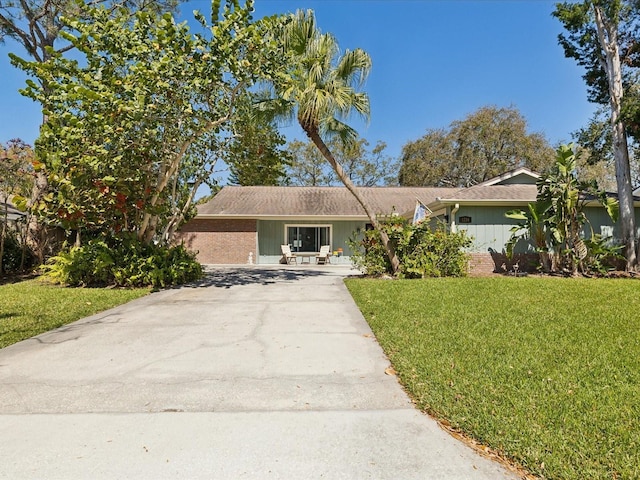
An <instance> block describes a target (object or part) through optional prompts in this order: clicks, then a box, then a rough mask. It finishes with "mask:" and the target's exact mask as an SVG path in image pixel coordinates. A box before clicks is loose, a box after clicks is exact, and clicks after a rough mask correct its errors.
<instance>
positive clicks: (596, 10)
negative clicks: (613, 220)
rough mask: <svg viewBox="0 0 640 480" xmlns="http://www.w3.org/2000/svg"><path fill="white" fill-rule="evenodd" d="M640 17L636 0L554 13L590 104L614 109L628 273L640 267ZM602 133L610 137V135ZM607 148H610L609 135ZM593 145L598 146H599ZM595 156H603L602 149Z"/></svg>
mask: <svg viewBox="0 0 640 480" xmlns="http://www.w3.org/2000/svg"><path fill="white" fill-rule="evenodd" d="M639 14H640V8H639V6H638V3H637V2H636V1H635V0H584V1H581V2H563V3H559V4H557V5H556V10H555V11H554V15H555V16H556V17H557V18H558V19H559V20H560V21H561V22H562V24H563V26H564V28H565V30H566V33H563V34H561V35H560V36H559V42H560V44H561V45H562V46H563V48H564V51H565V55H566V56H567V57H569V58H573V59H575V60H576V61H577V63H578V64H579V65H581V66H583V67H585V69H586V73H585V75H584V79H585V81H586V84H587V87H588V88H589V99H590V100H591V101H593V102H596V103H600V104H607V105H608V107H609V113H610V115H609V123H610V130H609V131H610V134H611V151H612V153H613V158H614V163H615V170H616V185H617V190H618V198H619V201H620V227H621V228H620V230H621V235H620V236H621V241H622V243H623V244H624V245H625V257H626V259H627V269H632V268H635V267H636V264H637V251H636V248H637V242H636V236H637V232H636V226H635V215H634V207H633V194H632V190H633V189H632V185H631V165H630V158H629V147H628V142H627V133H628V132H631V133H632V134H635V133H634V132H636V131H640V130H638V128H637V125H640V122H639V121H638V120H639V119H640V117H638V115H639V114H640V102H639V98H640V97H639V96H638V94H637V92H638V88H637V75H638V72H637V67H638V66H640V63H639V62H640V56H639V53H640V50H639V49H638V26H639V23H638V20H639V19H640V16H639ZM592 125H593V123H592ZM596 127H597V125H596ZM596 131H597V130H596ZM601 131H602V132H603V134H604V135H606V130H601ZM590 133H593V130H592V132H590ZM601 143H604V145H605V146H606V143H607V138H606V136H605V137H604V141H603V142H601ZM592 145H595V146H597V145H598V142H597V141H595V142H593V143H592ZM594 153H596V154H598V151H597V149H594ZM600 154H601V153H600Z"/></svg>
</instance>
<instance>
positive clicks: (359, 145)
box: [288, 138, 397, 187]
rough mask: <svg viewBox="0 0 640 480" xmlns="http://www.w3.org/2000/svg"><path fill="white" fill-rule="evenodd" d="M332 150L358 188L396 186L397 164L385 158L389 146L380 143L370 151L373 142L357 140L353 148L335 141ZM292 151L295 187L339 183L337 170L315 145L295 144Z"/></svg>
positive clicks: (291, 143) (330, 147) (330, 141)
mask: <svg viewBox="0 0 640 480" xmlns="http://www.w3.org/2000/svg"><path fill="white" fill-rule="evenodd" d="M328 146H329V149H330V150H331V152H332V153H333V154H334V156H335V157H336V159H337V160H338V162H339V163H340V164H341V165H342V167H343V168H344V171H345V172H346V173H347V176H348V177H349V179H350V180H351V181H352V182H353V183H354V184H355V185H357V186H360V187H372V186H374V185H380V184H382V185H390V184H394V183H396V172H397V164H396V162H395V161H394V160H393V159H392V158H391V157H389V156H388V155H386V154H385V149H386V147H387V146H386V144H385V143H384V142H380V141H379V142H377V143H376V145H375V146H374V147H373V148H372V149H369V148H368V147H369V142H368V141H367V140H366V139H364V138H357V139H356V140H355V141H354V142H353V143H350V144H345V143H343V142H342V141H340V139H337V138H333V139H330V140H329V141H328ZM288 148H289V152H290V154H291V158H292V161H291V165H290V166H289V168H288V175H289V178H290V179H291V182H292V183H293V184H294V185H335V184H336V183H339V180H337V179H336V175H335V172H334V170H333V169H332V168H331V167H330V165H328V164H327V162H326V160H325V158H324V157H323V156H322V154H321V153H320V152H319V150H318V149H317V147H316V146H315V145H314V144H313V143H312V142H307V143H305V142H301V141H299V140H295V141H293V142H290V143H289V147H288Z"/></svg>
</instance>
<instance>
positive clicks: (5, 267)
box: [2, 230, 35, 273]
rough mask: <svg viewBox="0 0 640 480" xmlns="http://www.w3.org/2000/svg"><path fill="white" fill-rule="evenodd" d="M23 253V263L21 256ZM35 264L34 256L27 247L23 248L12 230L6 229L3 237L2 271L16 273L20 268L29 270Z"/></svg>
mask: <svg viewBox="0 0 640 480" xmlns="http://www.w3.org/2000/svg"><path fill="white" fill-rule="evenodd" d="M23 254H24V265H23V260H22V256H23ZM34 265H35V257H34V255H33V253H32V252H31V250H30V249H29V248H25V249H23V245H22V244H21V243H20V240H19V239H18V237H17V234H16V233H15V232H14V231H12V230H7V232H6V235H5V238H4V250H3V252H2V272H3V273H17V272H19V271H20V270H21V266H22V267H23V268H24V270H30V269H31V268H33V266H34Z"/></svg>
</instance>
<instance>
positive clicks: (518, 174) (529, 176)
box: [475, 167, 540, 187]
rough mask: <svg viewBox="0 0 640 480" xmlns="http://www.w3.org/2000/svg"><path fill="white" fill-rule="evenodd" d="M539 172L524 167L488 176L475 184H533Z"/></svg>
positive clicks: (481, 185) (478, 185)
mask: <svg viewBox="0 0 640 480" xmlns="http://www.w3.org/2000/svg"><path fill="white" fill-rule="evenodd" d="M539 178H540V174H538V173H536V172H534V171H533V170H529V169H528V168H526V167H520V168H516V169H515V170H510V171H508V172H505V173H503V174H502V175H499V176H497V177H494V178H490V179H489V180H486V181H484V182H482V183H478V184H477V185H475V186H476V187H489V186H491V185H498V184H500V185H510V184H531V185H535V184H536V182H537V181H538V179H539Z"/></svg>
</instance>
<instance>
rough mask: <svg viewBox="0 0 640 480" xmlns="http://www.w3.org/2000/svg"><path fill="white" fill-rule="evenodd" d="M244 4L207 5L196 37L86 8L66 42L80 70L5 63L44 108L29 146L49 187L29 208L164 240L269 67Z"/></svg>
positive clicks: (271, 50) (179, 28)
mask: <svg viewBox="0 0 640 480" xmlns="http://www.w3.org/2000/svg"><path fill="white" fill-rule="evenodd" d="M251 9H252V2H251V1H248V2H247V4H246V5H245V6H243V7H241V6H239V3H238V2H235V1H232V0H229V1H228V2H227V4H226V7H225V8H221V7H220V4H219V2H214V3H213V5H212V11H213V13H212V22H213V25H211V26H210V25H208V24H207V22H206V20H205V19H204V17H203V16H202V15H201V14H199V13H197V14H196V19H197V20H198V21H199V22H200V23H201V25H202V27H203V29H204V32H205V33H204V34H197V35H194V34H192V33H190V31H189V28H188V26H187V25H186V23H182V24H177V23H176V22H175V20H174V18H173V16H172V15H171V14H169V13H166V14H164V15H162V16H161V17H156V16H154V15H151V14H149V13H147V12H136V13H135V14H134V15H131V13H130V12H129V11H128V10H120V11H118V12H117V13H116V14H114V13H113V12H111V11H109V10H107V9H104V8H102V9H93V8H92V9H86V10H84V15H83V17H82V18H81V19H76V20H71V19H67V22H68V25H69V27H70V29H72V31H73V32H74V35H72V34H71V33H66V34H64V36H65V38H66V39H67V40H68V41H69V42H70V43H71V44H72V45H73V46H74V47H75V48H76V49H77V51H78V52H79V54H81V55H82V57H83V61H82V62H79V61H77V60H75V59H68V58H65V57H63V56H62V55H60V54H55V53H54V54H52V58H51V59H50V60H49V61H47V62H45V63H38V62H27V61H25V60H21V59H19V58H18V57H16V56H12V61H13V62H14V64H16V65H18V66H20V68H22V69H24V70H25V71H26V72H27V73H29V74H30V75H31V76H33V77H35V78H36V79H37V80H38V81H39V82H40V83H41V85H39V84H37V83H36V82H33V81H29V82H28V86H27V88H26V89H24V90H23V93H24V94H25V95H27V96H30V97H31V98H33V99H35V100H37V101H39V102H41V103H42V104H43V107H44V110H45V113H46V115H47V121H46V122H45V124H44V126H43V128H42V131H41V136H40V138H39V140H38V143H37V145H36V149H37V152H38V156H39V160H40V162H41V165H40V167H41V168H42V169H44V170H45V171H46V172H47V174H48V177H49V182H50V184H51V186H52V190H51V192H50V193H49V194H48V195H46V196H45V197H44V199H43V201H42V202H41V203H40V204H39V205H38V206H37V208H38V210H39V211H40V212H41V213H43V214H45V215H46V216H47V218H48V219H49V221H50V222H55V223H60V224H62V225H63V226H64V227H65V228H67V229H89V230H101V231H104V232H106V233H107V234H109V235H113V234H118V233H119V232H132V233H135V234H136V235H137V236H138V238H139V239H140V240H142V241H144V242H147V243H149V242H151V241H152V240H154V239H156V238H158V232H163V235H162V237H163V238H161V240H162V241H168V240H169V238H170V236H171V234H172V232H174V231H175V229H176V228H177V226H178V225H179V224H180V223H181V222H182V221H183V220H184V219H185V218H187V217H188V215H189V212H190V208H191V203H192V199H193V195H194V194H195V191H196V189H197V187H198V186H199V185H200V183H202V182H203V181H207V180H208V178H209V175H210V173H211V168H212V167H211V163H212V161H213V160H212V159H216V158H218V157H220V152H219V149H220V148H224V147H225V145H226V142H225V140H226V138H227V137H228V130H227V129H228V127H229V125H230V124H231V122H232V121H233V120H234V115H235V110H234V109H235V106H236V101H237V100H238V99H239V98H241V97H242V95H241V93H242V92H243V91H244V90H245V89H246V88H248V87H249V86H250V85H252V84H253V83H254V82H256V81H257V80H258V79H262V78H265V77H267V78H268V77H269V76H270V75H272V74H273V72H274V71H275V65H276V64H277V63H278V62H279V61H280V59H279V58H278V57H277V56H276V51H275V47H276V43H275V42H268V41H265V30H268V29H269V28H270V27H269V25H270V24H271V22H275V20H274V19H265V20H264V21H262V22H256V23H253V22H252V19H251Z"/></svg>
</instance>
